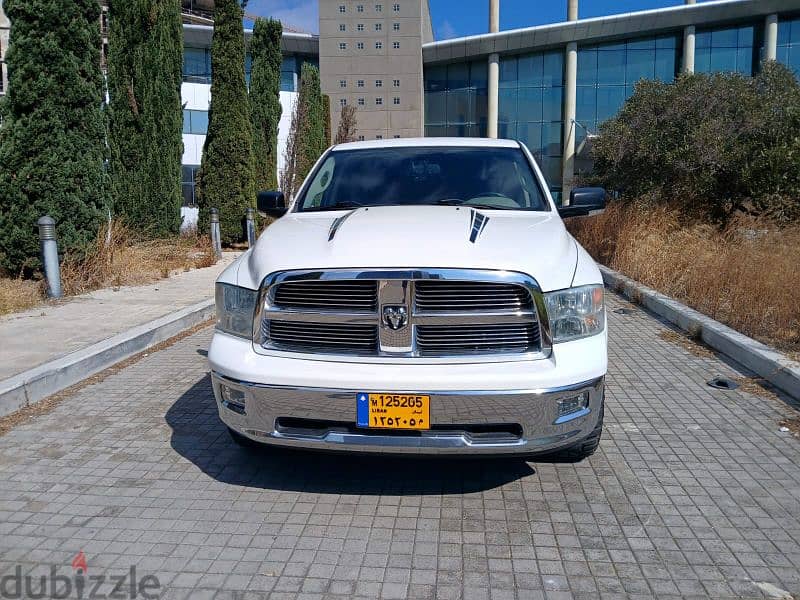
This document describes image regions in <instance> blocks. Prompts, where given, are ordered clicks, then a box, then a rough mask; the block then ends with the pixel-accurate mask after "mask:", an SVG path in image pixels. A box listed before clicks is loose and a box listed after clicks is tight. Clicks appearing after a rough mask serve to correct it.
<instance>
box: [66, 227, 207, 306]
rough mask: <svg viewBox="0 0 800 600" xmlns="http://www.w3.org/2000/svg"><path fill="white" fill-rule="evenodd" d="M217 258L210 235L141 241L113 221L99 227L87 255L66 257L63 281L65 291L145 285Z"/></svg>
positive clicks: (78, 291)
mask: <svg viewBox="0 0 800 600" xmlns="http://www.w3.org/2000/svg"><path fill="white" fill-rule="evenodd" d="M109 228H110V234H109ZM215 262H216V259H215V258H214V253H213V251H212V249H211V242H210V240H209V239H208V237H205V236H195V235H191V236H181V237H176V238H169V239H161V240H149V241H138V240H137V239H136V237H135V236H134V235H133V234H132V233H131V231H130V230H129V229H128V228H127V227H125V226H124V225H123V224H121V223H119V222H112V223H111V224H110V225H109V227H103V228H102V229H101V230H100V233H99V234H98V236H97V240H96V242H95V245H94V247H93V248H92V249H91V250H90V252H89V253H88V254H87V255H86V256H85V257H80V258H78V257H66V258H65V259H64V262H63V264H62V265H61V283H62V285H63V287H64V293H65V294H67V295H74V294H82V293H84V292H89V291H92V290H96V289H100V288H105V287H119V286H123V285H145V284H147V283H153V282H154V281H158V280H159V279H165V278H167V277H169V276H170V275H171V274H174V273H176V272H180V271H189V270H191V269H198V268H202V267H209V266H211V265H213V264H214V263H215Z"/></svg>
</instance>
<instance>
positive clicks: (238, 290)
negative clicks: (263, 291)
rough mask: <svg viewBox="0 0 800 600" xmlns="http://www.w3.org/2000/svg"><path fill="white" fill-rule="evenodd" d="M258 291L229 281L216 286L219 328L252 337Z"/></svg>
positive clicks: (241, 335)
mask: <svg viewBox="0 0 800 600" xmlns="http://www.w3.org/2000/svg"><path fill="white" fill-rule="evenodd" d="M257 298H258V292H257V291H256V290H248V289H247V288H243V287H238V286H236V285H231V284H229V283H218V284H217V288H216V303H217V329H219V330H220V331H224V332H225V333H230V334H232V335H238V336H240V337H244V338H248V339H251V338H252V337H253V313H254V311H255V308H256V300H257Z"/></svg>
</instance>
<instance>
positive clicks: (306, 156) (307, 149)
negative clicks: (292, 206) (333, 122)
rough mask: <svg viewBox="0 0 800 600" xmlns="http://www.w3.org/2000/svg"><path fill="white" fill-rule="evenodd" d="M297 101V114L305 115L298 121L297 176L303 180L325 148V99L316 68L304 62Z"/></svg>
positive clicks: (326, 142)
mask: <svg viewBox="0 0 800 600" xmlns="http://www.w3.org/2000/svg"><path fill="white" fill-rule="evenodd" d="M297 102H298V103H299V104H301V105H302V106H303V109H302V110H301V111H300V114H302V115H304V116H305V118H304V119H302V120H301V121H300V124H299V137H298V139H299V148H298V159H297V165H298V166H297V179H298V180H299V181H301V182H302V181H303V179H305V177H306V175H308V172H309V171H310V170H311V167H313V166H314V163H315V162H317V159H318V158H319V157H320V156H322V153H323V152H325V150H326V149H327V148H328V145H329V144H328V139H327V137H326V136H327V131H326V129H327V125H326V124H327V122H328V121H327V119H328V116H327V115H326V114H325V113H326V111H325V100H324V99H323V96H322V91H321V90H320V84H319V69H317V67H315V66H314V65H312V64H310V63H303V66H302V68H301V69H300V92H299V93H298V97H297Z"/></svg>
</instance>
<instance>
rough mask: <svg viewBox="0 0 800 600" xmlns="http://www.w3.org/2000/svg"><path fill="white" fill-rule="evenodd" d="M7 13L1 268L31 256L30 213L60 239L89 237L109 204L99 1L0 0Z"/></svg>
mask: <svg viewBox="0 0 800 600" xmlns="http://www.w3.org/2000/svg"><path fill="white" fill-rule="evenodd" d="M3 6H4V9H5V12H6V14H7V15H8V17H9V19H10V20H11V22H12V23H13V27H12V29H11V39H10V42H9V48H8V52H7V54H6V62H7V65H8V73H9V90H8V95H7V96H6V98H5V100H4V101H3V105H2V116H3V124H2V127H0V268H2V269H5V270H7V271H10V272H19V271H20V270H24V271H25V272H27V273H30V271H31V269H35V268H38V267H39V266H40V265H39V259H38V254H39V241H38V238H37V235H36V221H37V220H38V219H39V217H41V216H43V215H45V214H49V215H50V216H51V217H53V218H54V219H55V221H56V231H57V234H58V240H59V247H60V248H61V249H62V250H81V249H83V248H85V247H86V246H87V244H88V243H89V242H91V241H93V240H94V238H95V237H96V235H97V230H98V226H99V224H100V223H101V222H102V219H103V218H104V215H105V209H106V208H107V205H108V203H107V198H106V191H105V190H106V179H107V178H106V174H105V170H104V160H105V133H106V127H105V117H104V114H103V108H102V106H103V76H102V73H101V71H100V43H101V41H100V6H99V4H98V2H97V0H70V1H69V2H63V1H61V0H4V1H3Z"/></svg>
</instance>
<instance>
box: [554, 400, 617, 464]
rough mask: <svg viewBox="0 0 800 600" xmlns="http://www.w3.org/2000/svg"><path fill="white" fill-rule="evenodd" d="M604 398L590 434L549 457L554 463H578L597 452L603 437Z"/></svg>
mask: <svg viewBox="0 0 800 600" xmlns="http://www.w3.org/2000/svg"><path fill="white" fill-rule="evenodd" d="M605 405H606V403H605V398H603V401H602V402H601V403H600V416H599V417H598V419H597V425H595V427H594V429H593V430H592V433H590V434H589V435H588V436H587V437H585V438H584V439H582V440H581V441H580V442H578V443H577V444H575V445H573V446H569V447H568V448H564V449H563V450H559V451H558V452H554V453H553V454H552V455H551V457H552V459H553V460H554V461H555V462H571V463H575V462H580V461H582V460H583V459H584V458H589V457H590V456H591V455H592V454H594V453H595V452H596V451H597V448H598V446H600V438H601V437H602V436H603V414H604V413H605Z"/></svg>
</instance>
